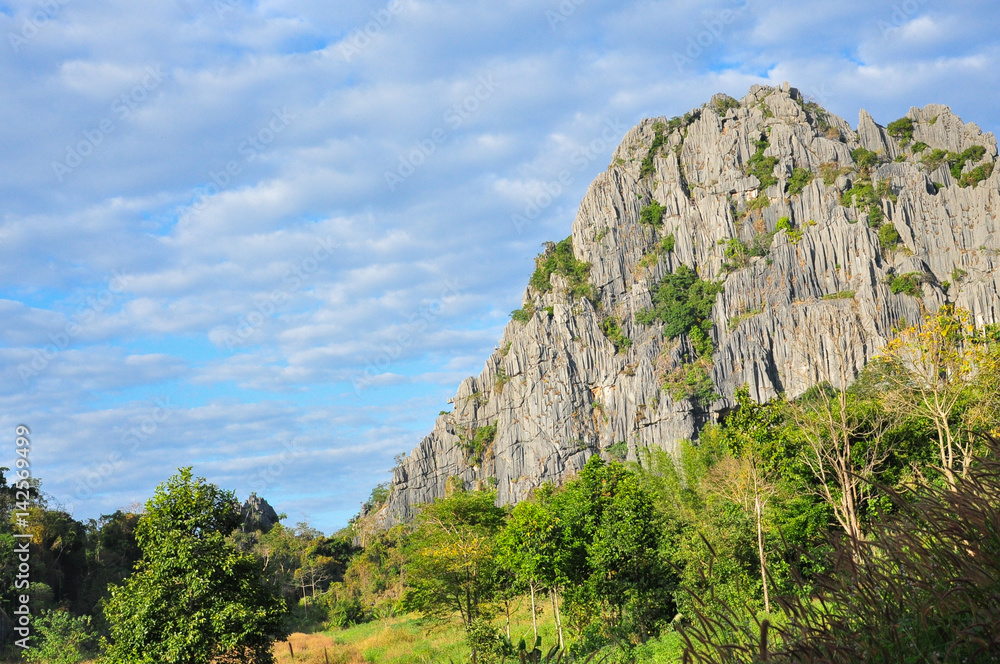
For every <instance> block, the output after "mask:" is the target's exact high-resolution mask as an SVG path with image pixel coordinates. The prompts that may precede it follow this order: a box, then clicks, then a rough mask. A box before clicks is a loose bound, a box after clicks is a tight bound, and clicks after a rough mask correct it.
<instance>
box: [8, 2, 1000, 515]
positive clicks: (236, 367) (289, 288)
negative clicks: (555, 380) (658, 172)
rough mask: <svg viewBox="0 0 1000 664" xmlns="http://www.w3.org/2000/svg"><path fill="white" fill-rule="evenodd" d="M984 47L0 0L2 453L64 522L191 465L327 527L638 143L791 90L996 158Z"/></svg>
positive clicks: (937, 12) (552, 21)
mask: <svg viewBox="0 0 1000 664" xmlns="http://www.w3.org/2000/svg"><path fill="white" fill-rule="evenodd" d="M998 19H1000V9H998V8H997V6H996V5H995V3H993V2H986V1H968V2H954V3H942V2H931V1H930V0H907V1H905V2H867V1H866V2H861V1H847V2H840V3H830V2H822V3H820V2H803V1H801V0H800V1H798V2H786V1H784V0H782V1H778V2H769V3H763V2H755V1H753V0H751V1H750V2H744V1H743V0H738V1H735V2H734V1H731V0H725V1H721V0H720V1H714V2H713V1H709V2H705V1H702V0H699V1H697V2H696V1H681V0H674V1H670V2H610V1H605V0H562V1H561V2H560V1H558V0H551V1H545V0H542V1H540V2H539V1H536V0H532V1H530V2H529V1H527V0H510V1H508V2H502V3H498V2H494V1H489V2H488V1H479V0H463V1H462V2H459V1H457V0H455V1H445V0H392V1H391V2H356V1H351V0H344V1H343V2H337V3H330V2H318V1H316V0H262V1H260V2H247V1H245V0H211V1H210V0H148V1H146V2H141V3H138V2H134V1H129V2H126V1H124V0H109V1H108V2H101V3H87V2H82V1H81V0H45V1H41V2H39V1H24V2H22V1H20V0H17V1H7V2H0V35H2V36H3V41H4V43H3V44H0V100H2V101H0V156H2V158H0V312H2V316H3V325H2V326H0V371H2V372H3V380H2V383H0V403H2V408H0V431H6V432H8V435H7V439H8V441H9V442H8V444H7V445H6V451H3V452H0V456H3V457H4V458H11V459H13V450H14V427H15V425H16V424H18V423H22V422H23V423H25V424H28V425H29V426H30V427H31V429H32V446H33V447H32V455H33V456H32V471H33V473H34V474H35V475H36V476H38V477H41V478H42V479H43V482H44V485H43V486H44V488H45V489H46V490H47V491H48V492H49V493H50V494H51V495H52V496H53V498H54V499H55V500H56V501H58V502H61V504H62V505H63V506H64V507H65V508H66V509H68V510H70V511H72V512H73V514H74V515H75V516H76V517H77V518H81V519H83V518H90V517H96V516H98V515H99V514H101V513H106V512H110V511H113V510H114V509H117V508H119V507H125V506H128V505H130V504H133V503H135V502H141V501H144V500H145V499H146V498H147V497H149V496H150V495H151V493H152V491H153V489H154V488H155V486H156V485H157V484H158V483H159V482H161V481H163V480H164V479H166V478H167V477H168V476H169V475H170V474H171V473H172V472H173V471H174V470H175V469H176V468H177V467H179V466H185V465H193V466H194V469H195V473H196V474H198V475H202V476H205V477H207V478H209V479H210V480H211V481H213V482H216V483H218V484H219V485H221V486H223V487H226V488H230V489H233V490H235V491H236V492H237V494H238V495H239V496H240V498H241V499H242V498H245V497H246V495H247V494H248V493H249V492H251V491H256V492H257V493H258V494H259V495H262V496H264V497H265V498H267V499H268V500H269V501H271V502H272V503H273V504H274V505H275V506H276V508H277V509H278V510H279V511H281V512H285V513H286V514H288V518H289V521H290V522H292V523H294V522H297V521H303V520H308V521H309V522H310V523H311V524H312V525H314V526H315V527H317V528H320V529H321V530H324V531H327V532H329V531H332V530H334V529H336V528H339V527H341V526H343V525H344V524H345V523H346V522H347V519H348V518H349V517H350V516H351V515H353V514H354V513H356V512H357V510H358V507H359V505H360V503H361V502H362V501H363V500H364V499H365V498H366V497H367V495H368V493H369V492H370V490H371V488H372V487H373V486H374V485H375V484H377V483H378V482H381V481H384V480H386V479H388V477H389V475H388V471H389V469H390V468H391V467H392V465H393V457H394V456H395V455H397V454H399V453H400V452H407V451H409V450H410V449H412V448H413V447H414V446H415V445H416V444H417V443H418V442H419V439H420V438H421V436H422V435H424V434H425V433H426V432H428V431H429V430H430V427H431V426H432V424H433V421H434V419H435V417H436V416H437V414H438V412H439V411H440V410H442V409H445V408H447V404H446V400H447V399H448V398H449V397H450V396H452V395H453V393H454V391H455V388H456V387H457V385H458V383H459V382H460V381H461V380H462V379H463V378H465V377H466V376H468V375H472V374H475V373H478V372H479V371H480V370H481V369H482V366H483V363H484V361H485V359H486V357H487V356H488V354H489V353H490V352H491V351H492V349H493V348H494V346H495V344H496V342H497V340H498V339H499V336H500V333H501V330H502V329H503V326H504V324H505V323H506V321H507V319H508V317H509V313H510V311H511V310H512V309H515V308H517V307H518V306H520V298H521V294H522V292H523V289H524V286H525V284H526V282H527V278H528V276H529V274H530V272H531V269H532V266H533V262H532V258H533V256H534V255H535V254H536V253H537V252H538V250H539V248H540V245H541V243H542V242H543V241H545V240H558V239H561V238H564V237H566V236H567V235H568V234H569V232H570V226H571V223H572V220H573V216H574V214H575V212H576V206H577V204H578V202H579V200H580V199H581V197H582V196H583V194H584V192H585V191H586V187H587V185H588V184H589V182H590V180H591V179H592V178H593V177H594V176H595V175H596V174H597V173H598V172H600V171H601V170H602V169H604V168H606V167H607V165H608V163H609V161H610V155H611V153H612V151H613V149H614V148H615V146H616V145H617V142H618V141H619V139H620V138H621V137H622V136H623V135H624V133H625V132H626V131H627V130H628V128H630V127H631V126H633V125H634V124H636V123H637V122H638V121H639V120H641V119H642V118H644V117H649V116H664V115H665V116H673V115H677V114H681V113H683V112H685V111H687V110H689V109H691V108H693V107H695V106H699V105H700V104H702V103H703V102H705V101H707V100H708V98H709V97H710V96H711V95H712V94H713V93H715V92H727V93H729V94H731V95H733V96H736V97H741V96H742V95H743V94H745V93H746V91H747V89H748V88H749V86H750V85H752V84H754V83H769V84H780V83H782V82H783V81H790V82H791V83H792V85H794V86H796V87H798V88H799V89H800V90H802V91H803V93H804V94H805V95H807V96H808V97H811V98H812V99H814V100H815V101H818V102H819V103H821V104H822V105H824V106H826V107H827V108H829V109H831V110H832V111H834V112H836V113H837V114H839V115H842V116H844V117H845V118H847V119H848V120H849V121H850V122H852V124H854V123H856V121H857V113H858V109H859V108H862V107H863V108H866V109H868V110H869V111H870V112H871V113H872V114H873V116H874V117H875V118H876V120H878V121H879V122H881V123H883V124H885V123H887V122H889V121H891V120H893V119H895V118H897V117H899V116H901V115H903V114H904V113H905V112H906V110H907V109H908V108H909V107H910V106H922V105H924V104H927V103H932V102H936V103H945V104H949V105H951V106H952V108H953V109H954V110H955V112H956V113H958V114H959V115H961V116H962V117H963V118H964V119H965V120H966V121H974V122H976V123H978V124H979V125H980V126H981V127H983V128H984V129H986V130H988V131H996V129H997V128H998V126H1000V97H998V95H997V93H996V90H998V89H1000V80H998V79H1000V37H998V36H997V35H998V32H1000V31H998V29H997V28H998V27H1000V20H998ZM563 171H569V173H570V174H571V180H570V182H569V185H568V186H563V187H560V189H559V190H558V193H557V195H555V196H552V197H549V196H547V195H546V190H547V189H548V190H549V191H552V190H553V184H552V183H554V182H556V181H557V180H558V178H559V176H560V173H561V172H563ZM529 213H530V214H529ZM516 215H522V216H524V218H525V219H527V218H528V217H529V216H530V221H529V223H527V224H517V223H515V222H514V219H515V217H516ZM2 440H3V437H2V436H0V450H3V449H5V448H4V447H3V443H2Z"/></svg>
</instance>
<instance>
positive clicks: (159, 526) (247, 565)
mask: <svg viewBox="0 0 1000 664" xmlns="http://www.w3.org/2000/svg"><path fill="white" fill-rule="evenodd" d="M241 522H242V517H241V514H240V509H239V505H238V503H237V502H236V500H235V497H234V495H233V493H232V492H229V491H223V490H221V489H219V487H217V486H215V485H214V484H209V483H207V482H206V481H205V480H204V478H197V479H193V478H192V476H191V468H190V467H188V468H182V469H180V470H179V472H178V473H177V474H176V475H174V476H173V477H171V478H170V479H168V480H167V481H166V482H165V483H163V484H161V485H160V486H158V487H157V489H156V493H155V494H154V496H153V497H152V498H151V499H150V500H149V501H147V503H146V511H145V514H143V515H142V517H141V518H140V520H139V523H138V526H137V528H136V539H137V541H138V543H139V547H140V549H141V550H142V559H141V560H140V561H139V563H138V565H137V566H136V570H135V573H134V574H133V575H132V576H131V577H129V578H128V580H127V581H126V582H125V583H124V584H123V585H120V586H114V587H112V588H111V597H110V598H109V599H108V600H107V602H106V604H105V607H104V612H105V616H106V617H107V620H108V624H109V625H110V631H111V638H110V639H109V640H105V641H104V645H105V648H106V653H107V655H106V660H105V661H106V662H107V664H118V663H121V664H126V663H127V664H154V663H155V664H160V663H162V662H177V663H182V662H183V663H184V664H202V663H205V664H207V663H208V662H233V663H234V664H235V663H236V662H253V663H267V664H269V663H270V662H272V661H273V655H272V654H271V644H272V643H273V642H274V640H275V638H276V637H277V636H280V635H281V620H282V618H283V616H284V614H285V611H286V607H285V605H284V602H283V601H282V600H281V599H279V598H278V597H277V596H276V595H275V593H274V591H273V590H272V588H271V586H270V585H269V584H268V583H267V581H266V580H265V578H264V575H263V571H262V569H261V567H260V565H259V563H258V561H257V559H256V557H254V556H253V555H252V554H249V553H241V552H239V551H238V550H237V549H236V546H235V544H234V543H233V542H232V541H231V540H229V539H227V536H228V535H229V534H230V533H232V532H233V531H234V530H236V529H237V528H238V527H239V526H240V524H241Z"/></svg>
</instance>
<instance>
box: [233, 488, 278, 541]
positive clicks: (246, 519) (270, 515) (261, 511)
mask: <svg viewBox="0 0 1000 664" xmlns="http://www.w3.org/2000/svg"><path fill="white" fill-rule="evenodd" d="M240 511H241V512H242V514H243V528H244V530H246V531H253V530H262V531H264V532H265V533H266V532H267V531H269V530H271V528H273V527H274V526H275V524H277V523H278V520H279V519H278V513H277V512H275V511H274V508H273V507H271V505H270V503H268V502H267V501H266V500H264V499H263V498H261V497H260V496H258V495H257V494H256V493H251V494H250V497H249V498H247V500H246V502H245V503H243V506H242V507H241V508H240Z"/></svg>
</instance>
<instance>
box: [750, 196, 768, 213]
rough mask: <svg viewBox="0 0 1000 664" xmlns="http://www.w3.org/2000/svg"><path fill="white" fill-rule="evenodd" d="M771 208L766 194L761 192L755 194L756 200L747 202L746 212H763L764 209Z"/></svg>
mask: <svg viewBox="0 0 1000 664" xmlns="http://www.w3.org/2000/svg"><path fill="white" fill-rule="evenodd" d="M769 207H771V199H770V198H768V196H767V194H765V193H764V192H761V193H759V194H757V198H752V199H750V200H749V201H747V208H746V209H747V211H750V210H763V209H765V208H769Z"/></svg>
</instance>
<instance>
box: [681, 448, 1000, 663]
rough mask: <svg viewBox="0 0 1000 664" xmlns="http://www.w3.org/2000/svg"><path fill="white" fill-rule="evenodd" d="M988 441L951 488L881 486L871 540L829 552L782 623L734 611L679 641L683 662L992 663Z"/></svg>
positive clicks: (993, 516) (996, 452) (996, 476)
mask: <svg viewBox="0 0 1000 664" xmlns="http://www.w3.org/2000/svg"><path fill="white" fill-rule="evenodd" d="M984 439H985V440H986V441H988V442H987V447H988V448H989V449H987V450H986V453H985V454H983V455H982V456H981V457H980V460H979V462H978V464H977V465H976V466H973V467H972V469H971V470H970V471H969V472H968V475H967V476H965V477H962V478H961V479H959V480H958V481H957V482H956V485H955V487H954V488H953V489H952V488H949V487H948V486H947V485H946V484H936V483H933V482H931V481H921V482H920V483H919V484H918V485H917V486H916V487H914V488H912V489H910V490H907V491H904V492H900V491H895V490H893V489H891V488H887V487H881V488H882V489H883V490H884V492H885V494H886V495H887V503H888V505H887V507H888V508H889V509H887V510H885V512H883V513H882V514H879V515H878V518H877V520H876V522H875V523H874V524H873V527H872V529H871V533H870V534H869V537H868V538H867V539H866V540H865V541H864V542H863V544H862V546H861V547H860V548H859V550H858V551H857V552H855V551H853V550H852V545H851V544H850V543H849V542H847V541H846V540H840V541H833V542H831V543H832V546H833V551H832V553H831V554H830V555H829V556H827V557H828V559H829V564H831V565H832V566H834V568H835V569H834V570H833V571H831V572H825V573H822V574H820V575H818V577H817V578H815V579H814V580H812V582H811V584H810V585H809V586H808V587H807V586H806V584H805V583H804V582H803V581H801V580H800V581H799V583H798V586H799V587H798V593H797V594H796V595H792V596H786V597H782V598H780V599H779V604H780V605H781V608H782V613H783V614H784V616H786V617H787V619H786V620H782V621H780V622H779V621H776V622H774V623H769V622H768V621H766V620H753V619H752V620H750V621H748V620H746V619H745V616H744V615H743V614H742V613H741V610H740V609H739V608H737V607H728V611H727V613H726V615H724V616H722V618H721V619H720V620H719V621H718V622H708V621H707V620H695V621H694V622H693V623H692V625H691V626H690V628H686V629H685V630H684V632H683V634H682V636H683V637H684V639H685V642H686V652H685V657H684V661H690V662H692V663H694V662H698V663H702V662H705V663H707V662H759V661H768V662H773V663H774V664H789V663H791V662H826V663H828V664H849V663H850V664H853V663H855V662H942V664H943V663H944V662H995V661H996V653H997V652H1000V603H998V602H997V601H996V598H997V597H998V596H1000V529H998V527H997V524H998V523H1000V461H998V460H997V459H998V457H1000V439H997V437H996V436H994V435H990V434H985V435H984ZM709 564H711V563H709ZM723 625H726V626H730V627H732V629H731V630H730V629H725V628H724V627H723V628H722V629H720V628H719V627H720V626H723ZM734 637H735V638H734Z"/></svg>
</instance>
